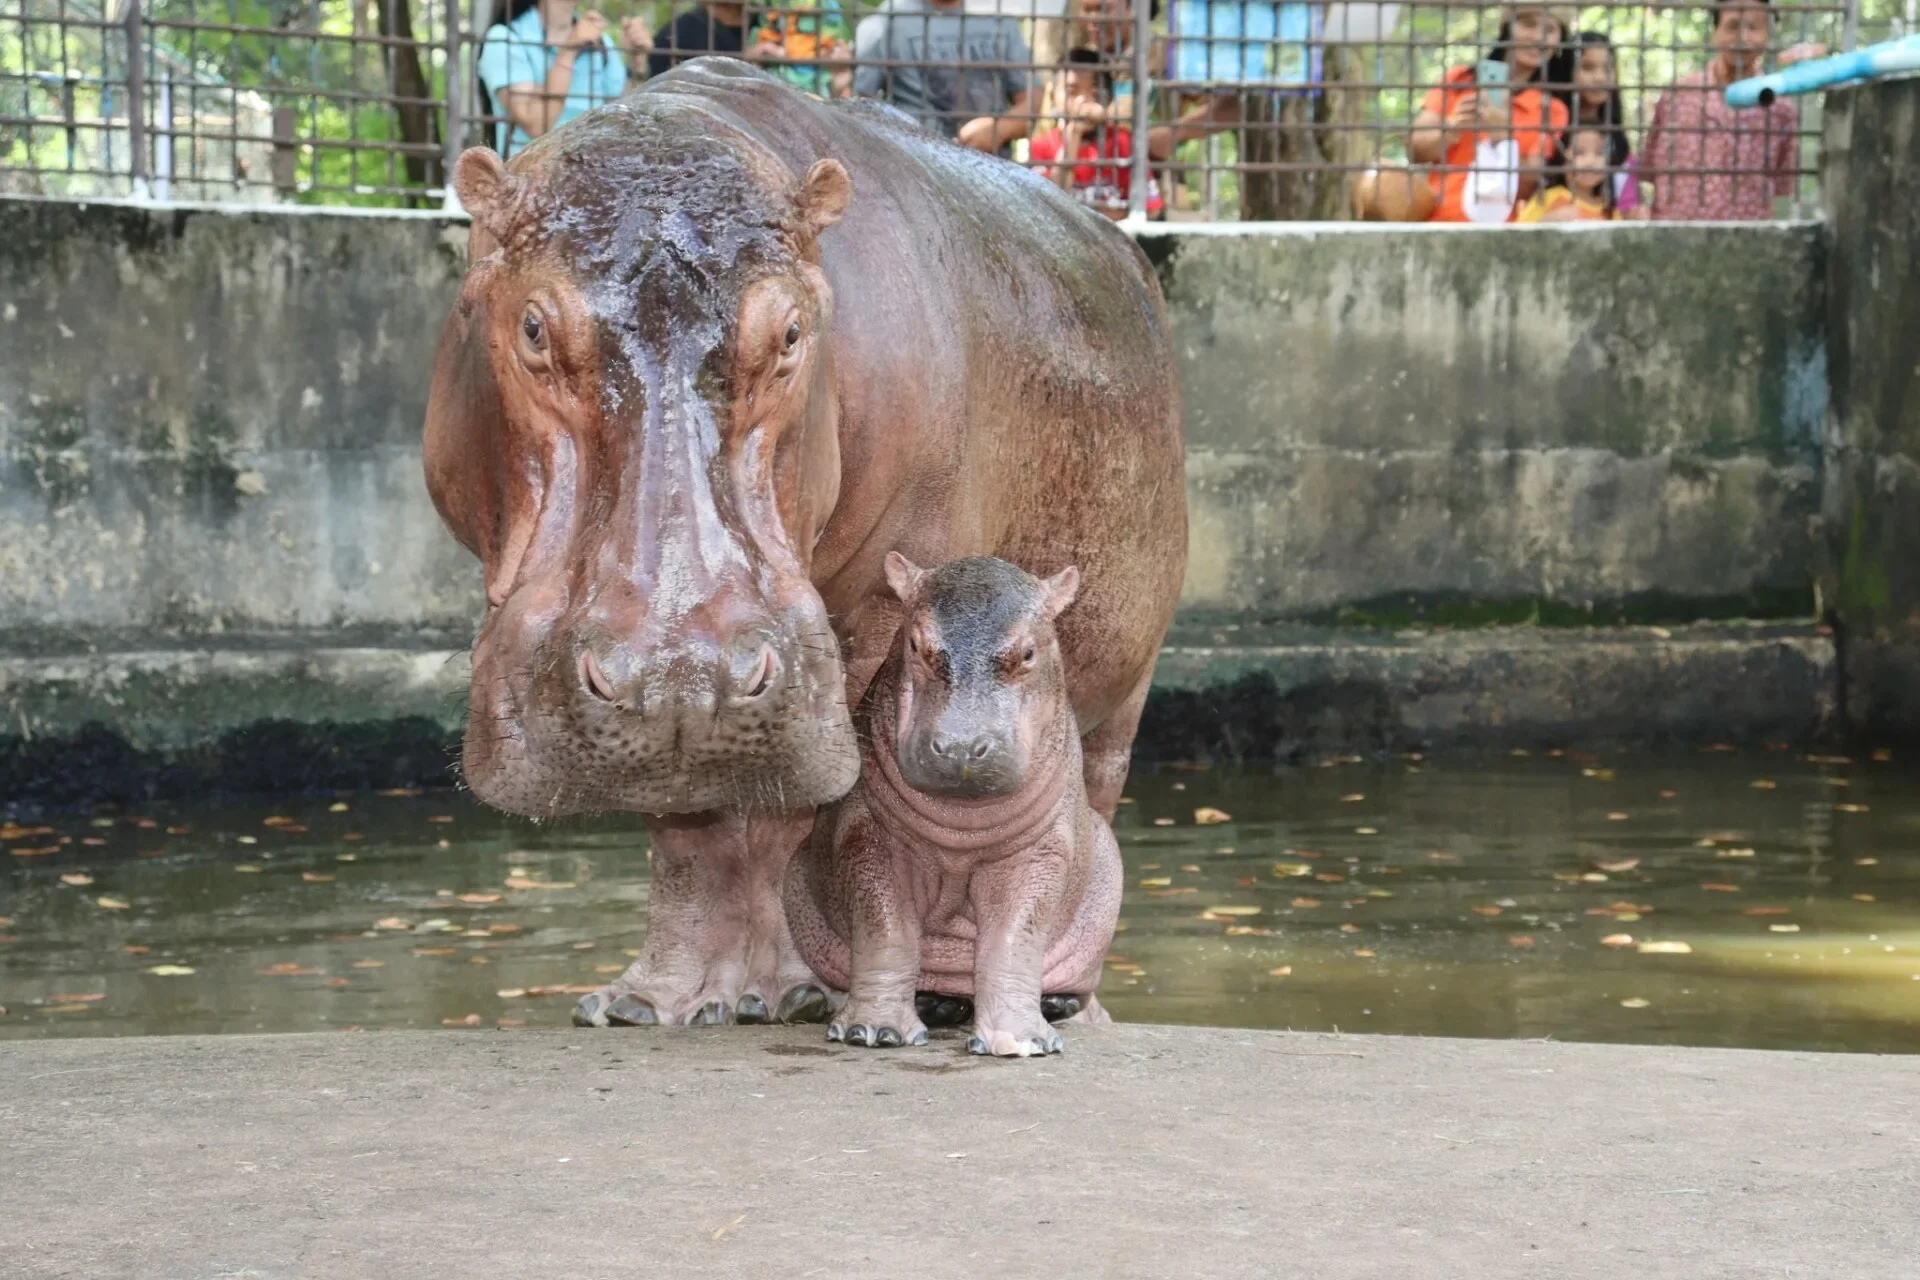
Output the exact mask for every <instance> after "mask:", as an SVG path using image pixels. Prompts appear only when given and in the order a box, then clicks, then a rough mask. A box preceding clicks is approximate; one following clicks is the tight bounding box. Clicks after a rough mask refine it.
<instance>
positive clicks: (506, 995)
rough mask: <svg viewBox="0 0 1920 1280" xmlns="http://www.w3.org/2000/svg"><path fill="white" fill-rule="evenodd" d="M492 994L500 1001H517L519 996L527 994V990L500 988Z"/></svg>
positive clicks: (522, 988)
mask: <svg viewBox="0 0 1920 1280" xmlns="http://www.w3.org/2000/svg"><path fill="white" fill-rule="evenodd" d="M493 994H495V995H497V996H499V997H500V998H501V999H502V1000H518V999H519V998H520V997H521V996H524V995H525V994H527V989H526V988H525V987H502V988H500V989H499V990H498V991H496V992H494V993H493Z"/></svg>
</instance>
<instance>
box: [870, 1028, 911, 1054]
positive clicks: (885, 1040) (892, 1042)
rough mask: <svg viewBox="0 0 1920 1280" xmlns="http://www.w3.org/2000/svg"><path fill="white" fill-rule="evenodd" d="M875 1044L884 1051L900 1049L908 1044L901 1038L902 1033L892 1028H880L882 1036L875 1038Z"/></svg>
mask: <svg viewBox="0 0 1920 1280" xmlns="http://www.w3.org/2000/svg"><path fill="white" fill-rule="evenodd" d="M873 1042H874V1043H875V1044H877V1045H879V1046H880V1047H881V1048H882V1049H898V1048H899V1047H900V1046H901V1045H903V1044H905V1043H906V1041H904V1040H902V1039H901V1038H900V1033H899V1032H898V1031H896V1030H894V1029H893V1028H892V1027H882V1028H880V1034H879V1035H877V1036H875V1037H874V1040H873Z"/></svg>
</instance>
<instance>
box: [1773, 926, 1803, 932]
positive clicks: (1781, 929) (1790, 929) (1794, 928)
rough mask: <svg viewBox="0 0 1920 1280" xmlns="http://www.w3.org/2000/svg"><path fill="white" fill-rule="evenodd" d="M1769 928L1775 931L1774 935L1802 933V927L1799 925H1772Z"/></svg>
mask: <svg viewBox="0 0 1920 1280" xmlns="http://www.w3.org/2000/svg"><path fill="white" fill-rule="evenodd" d="M1767 928H1768V929H1770V930H1771V931H1773V932H1774V933H1798V932H1800V926H1799V925H1797V924H1770V925H1768V926H1767Z"/></svg>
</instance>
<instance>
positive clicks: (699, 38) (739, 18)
mask: <svg viewBox="0 0 1920 1280" xmlns="http://www.w3.org/2000/svg"><path fill="white" fill-rule="evenodd" d="M746 40H747V11H746V6H745V5H739V4H719V3H715V2H714V0H708V3H706V4H702V5H698V6H696V7H695V8H692V9H688V10H687V11H686V12H685V13H682V14H681V15H680V16H679V17H677V18H675V19H674V20H673V24H672V25H671V26H669V27H668V28H667V29H666V30H665V31H663V32H661V33H660V36H659V38H658V39H657V40H655V41H654V43H653V54H652V56H651V57H649V58H648V59H647V70H648V72H649V73H651V74H653V75H656V76H661V75H665V74H666V73H667V72H668V70H670V69H671V68H672V67H673V66H674V65H675V64H677V63H681V62H685V61H687V59H689V58H703V57H705V56H706V55H708V54H710V53H724V54H728V55H730V56H732V57H735V58H739V57H744V56H745V55H746Z"/></svg>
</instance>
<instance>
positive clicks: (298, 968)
mask: <svg viewBox="0 0 1920 1280" xmlns="http://www.w3.org/2000/svg"><path fill="white" fill-rule="evenodd" d="M254 972H255V973H257V974H259V975H260V976H261V977H263V978H311V977H314V976H316V975H318V974H322V973H325V972H326V970H325V969H316V968H314V967H312V966H311V965H303V964H296V963H294V962H293V961H291V960H282V961H281V962H280V963H279V964H270V965H268V966H267V967H266V968H264V969H255V970H254Z"/></svg>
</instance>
